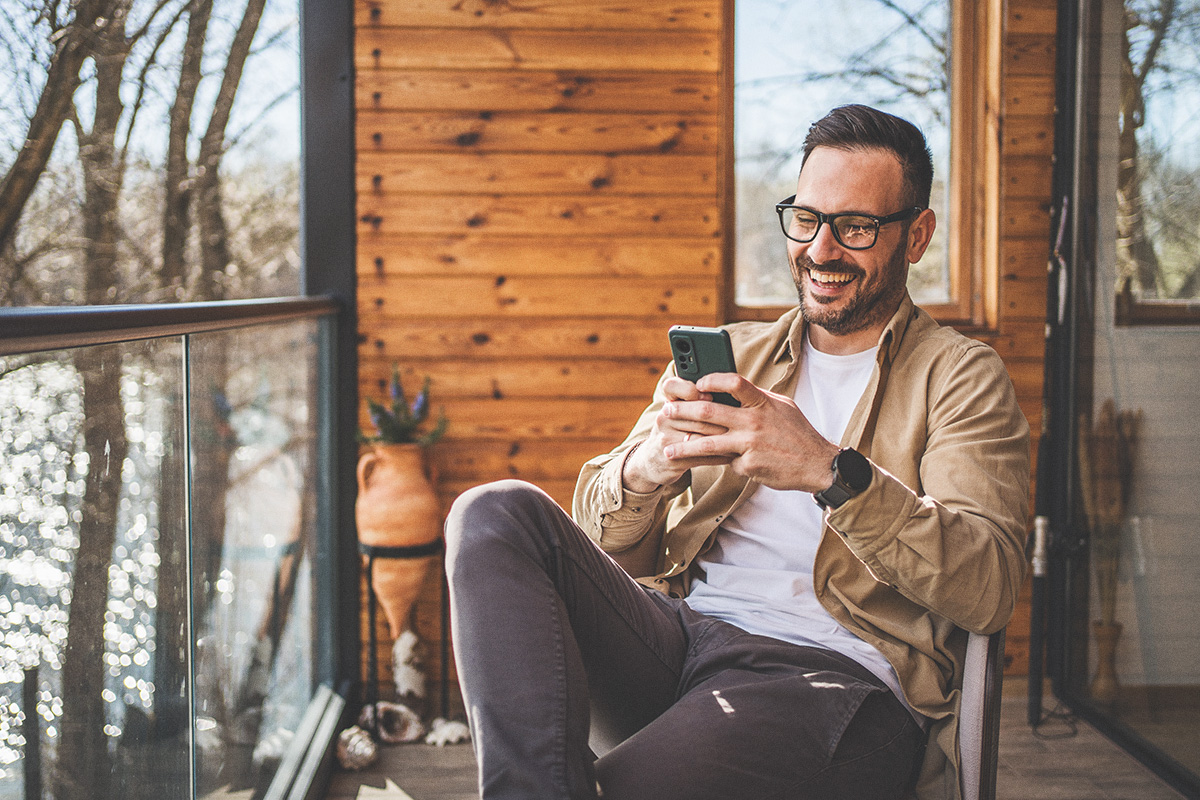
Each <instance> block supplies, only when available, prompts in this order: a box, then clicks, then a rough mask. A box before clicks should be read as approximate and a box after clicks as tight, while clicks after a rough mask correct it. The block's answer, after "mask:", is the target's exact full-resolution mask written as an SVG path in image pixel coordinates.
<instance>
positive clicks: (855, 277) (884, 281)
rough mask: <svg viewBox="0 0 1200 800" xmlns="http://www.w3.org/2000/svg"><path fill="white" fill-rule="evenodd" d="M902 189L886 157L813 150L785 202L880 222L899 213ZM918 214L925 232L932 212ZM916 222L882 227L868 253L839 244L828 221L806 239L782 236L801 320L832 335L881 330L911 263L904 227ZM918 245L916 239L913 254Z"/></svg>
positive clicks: (894, 163)
mask: <svg viewBox="0 0 1200 800" xmlns="http://www.w3.org/2000/svg"><path fill="white" fill-rule="evenodd" d="M903 190H904V180H903V173H902V170H901V167H900V161H899V160H898V159H897V158H896V156H895V155H893V154H892V153H891V152H889V151H887V150H881V149H874V148H873V149H869V150H838V149H834V148H831V147H818V148H816V149H815V150H813V151H812V153H811V154H810V155H809V157H808V160H807V161H806V162H805V164H804V168H803V169H802V170H801V172H800V179H799V182H798V183H797V186H796V199H795V200H794V201H793V202H794V203H795V204H796V205H799V206H805V207H807V208H811V209H813V210H815V211H820V212H822V213H825V214H839V213H845V212H858V213H864V214H871V215H874V216H877V217H882V216H886V215H888V214H892V213H895V212H897V211H900V210H902V208H903V200H904V191H903ZM926 214H928V215H929V224H930V231H929V233H930V234H932V213H931V212H928V211H926V212H923V214H922V217H924V216H925V215H926ZM922 217H918V220H917V221H915V222H913V223H904V222H894V223H891V224H889V225H884V226H883V227H881V228H880V229H879V236H878V238H877V239H876V241H875V246H874V247H871V248H870V249H868V250H850V249H848V248H846V247H843V246H842V245H841V244H839V243H838V241H837V240H836V239H835V238H834V236H833V230H832V229H831V228H830V226H829V225H828V224H822V225H821V227H820V230H818V231H817V235H816V238H814V239H813V240H812V241H811V242H807V243H800V242H795V241H792V240H790V239H789V240H788V242H787V248H788V263H789V265H790V266H791V270H792V279H793V280H794V281H795V282H796V290H797V293H798V294H799V297H800V310H801V313H803V315H804V319H805V320H807V321H808V322H809V323H811V324H813V325H817V326H819V327H821V328H823V329H824V330H826V331H828V332H829V333H831V334H833V335H834V336H848V335H852V334H871V335H877V333H878V332H880V331H882V328H883V326H885V325H886V324H887V321H888V320H889V319H890V318H891V316H892V314H894V313H895V311H896V309H897V308H898V307H899V305H900V301H901V299H902V298H903V297H904V289H905V283H906V281H907V280H908V264H909V261H910V260H916V259H910V256H911V255H912V253H913V247H912V241H911V240H912V238H913V237H910V236H909V235H908V231H909V227H910V225H913V226H918V225H921V224H923V223H922V222H921V220H922ZM917 238H920V237H917ZM925 243H927V242H925ZM925 243H920V242H918V245H919V247H918V249H919V250H920V251H921V252H923V251H924V244H925ZM916 258H917V259H919V258H920V253H919V252H918V253H917V255H916ZM873 344H874V341H871V342H870V344H869V345H868V346H871V345H873Z"/></svg>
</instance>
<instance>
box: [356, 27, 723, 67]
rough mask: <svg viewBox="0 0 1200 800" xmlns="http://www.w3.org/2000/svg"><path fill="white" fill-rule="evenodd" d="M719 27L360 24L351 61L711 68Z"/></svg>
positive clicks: (717, 61) (370, 64)
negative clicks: (532, 27)
mask: <svg viewBox="0 0 1200 800" xmlns="http://www.w3.org/2000/svg"><path fill="white" fill-rule="evenodd" d="M720 53H721V38H720V36H719V34H717V33H715V32H711V33H710V32H705V31H670V30H642V31H639V30H624V31H621V30H526V29H501V28H480V29H466V28H460V29H452V28H383V27H366V28H359V29H358V30H357V31H356V33H355V47H354V63H355V67H356V68H357V69H358V70H360V71H365V70H373V69H476V70H492V69H520V70H581V71H582V70H612V71H615V72H631V71H632V72H707V73H712V74H715V73H716V72H717V70H718V69H719V67H720Z"/></svg>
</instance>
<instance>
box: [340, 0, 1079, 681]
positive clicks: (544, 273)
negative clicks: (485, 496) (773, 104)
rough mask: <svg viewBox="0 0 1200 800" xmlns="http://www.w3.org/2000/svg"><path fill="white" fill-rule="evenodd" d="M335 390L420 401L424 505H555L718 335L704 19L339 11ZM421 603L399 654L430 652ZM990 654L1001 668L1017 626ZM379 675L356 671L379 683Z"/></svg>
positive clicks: (1024, 318)
mask: <svg viewBox="0 0 1200 800" xmlns="http://www.w3.org/2000/svg"><path fill="white" fill-rule="evenodd" d="M1044 5H1045V4H1043V3H1040V2H1035V0H1009V2H1008V3H1007V19H1006V26H1007V30H1006V33H1005V36H1004V40H1003V44H1004V56H1003V58H1004V74H1003V87H1004V89H1003V103H1002V105H1003V108H1002V113H1003V125H1002V131H1003V150H1002V167H1001V181H1002V184H1003V185H1002V192H1001V214H1002V221H1001V228H1000V236H1001V248H1002V251H1001V271H1002V274H1001V280H1000V288H999V292H1000V314H999V322H998V326H997V329H996V330H995V331H994V332H990V333H988V334H987V335H983V336H981V338H983V339H985V340H986V341H988V342H989V343H991V344H992V345H993V346H995V347H996V349H997V350H998V351H999V352H1000V353H1001V355H1002V356H1003V357H1004V358H1005V360H1006V363H1008V365H1009V367H1010V369H1011V371H1012V374H1013V378H1014V381H1015V382H1016V384H1017V388H1018V393H1019V394H1020V398H1021V401H1022V407H1023V408H1024V409H1025V410H1026V413H1027V414H1028V415H1029V416H1030V420H1031V424H1033V426H1034V429H1035V431H1036V430H1037V426H1038V425H1039V424H1040V410H1041V382H1042V374H1041V373H1042V319H1043V317H1044V310H1045V273H1046V269H1045V264H1046V257H1047V241H1048V236H1049V233H1048V228H1049V212H1048V206H1049V174H1050V149H1051V143H1052V140H1053V136H1052V111H1053V91H1054V81H1053V68H1054V63H1053V61H1054V59H1053V48H1054V25H1055V20H1054V11H1053V8H1050V9H1049V10H1046V9H1045V8H1043V6H1044ZM355 20H356V30H357V33H356V51H355V61H356V66H357V95H356V98H357V99H356V103H357V109H358V110H357V114H358V119H357V124H356V142H357V148H358V157H357V165H358V167H357V173H358V179H357V183H358V217H359V230H358V235H359V239H358V254H357V263H358V281H359V288H358V293H359V308H358V311H359V330H360V359H361V360H360V379H359V380H360V391H361V393H362V394H363V395H364V396H368V395H369V396H376V395H378V394H379V393H380V389H381V385H382V383H383V381H384V380H385V379H386V377H387V375H388V372H389V370H390V367H391V364H392V363H393V362H394V361H398V362H399V363H400V365H401V367H402V370H403V374H404V376H405V378H406V386H409V387H412V388H414V389H415V388H416V387H417V386H418V385H419V381H420V380H421V378H422V377H423V376H425V375H429V376H431V377H432V379H433V393H434V405H435V406H444V407H445V410H446V413H447V414H448V416H449V417H450V421H451V422H450V429H449V433H448V435H447V437H446V439H445V441H444V442H442V443H441V444H439V445H437V446H436V447H435V448H434V462H435V464H436V468H437V470H438V472H439V474H440V487H441V490H442V493H443V496H444V498H445V500H446V501H447V504H448V502H449V501H450V500H451V499H452V498H453V497H454V496H456V495H457V494H458V493H459V492H461V491H462V490H464V489H466V488H468V487H470V486H472V485H475V484H477V483H481V482H484V481H488V480H493V479H497V478H503V477H518V478H523V479H526V480H530V481H533V482H535V483H537V484H539V485H541V486H542V487H543V488H545V489H546V490H547V491H548V492H549V493H550V494H551V495H553V496H554V497H555V498H556V499H558V500H559V501H560V502H562V503H564V504H569V502H570V497H571V491H572V488H573V486H574V482H575V476H576V474H577V473H578V470H579V467H580V466H581V465H582V464H583V462H584V461H586V460H587V459H588V458H590V457H592V456H593V455H595V454H597V453H600V452H603V451H606V450H608V449H609V448H611V447H612V446H613V445H614V444H616V443H617V442H619V441H620V440H621V439H622V438H623V436H624V434H625V433H626V432H627V430H628V428H629V427H630V425H631V424H632V422H633V421H634V419H635V418H636V416H637V414H638V412H639V411H640V410H641V409H642V407H643V406H644V404H645V402H646V400H647V398H648V397H649V394H650V392H651V390H652V388H653V386H654V382H655V379H656V377H657V375H658V374H659V372H660V371H661V369H662V367H663V366H664V365H665V363H666V362H667V360H668V353H667V349H666V346H665V345H666V329H667V327H668V326H669V325H671V324H676V323H680V324H694V325H712V324H719V323H721V322H724V321H725V320H724V319H722V318H721V314H722V308H723V305H724V299H725V298H724V297H723V292H724V291H725V288H724V287H725V285H726V284H725V280H724V277H723V274H722V269H723V267H722V261H721V253H722V245H723V240H722V237H723V236H724V235H725V232H724V231H723V230H722V227H721V218H720V211H719V209H720V207H721V204H722V196H723V195H722V193H723V187H722V185H721V184H722V181H723V177H722V175H723V173H722V166H721V165H722V163H723V162H722V148H723V147H726V146H730V145H731V143H730V142H727V141H723V137H724V136H725V134H724V131H725V126H724V124H723V117H722V102H723V101H722V97H721V87H722V69H723V66H724V65H723V64H722V58H723V55H722V54H723V52H724V46H723V43H722V42H723V37H724V36H725V31H723V29H722V27H723V22H722V20H723V13H722V5H721V0H643V2H639V3H609V2H602V1H601V0H597V1H596V2H590V1H589V2H584V0H560V1H559V2H543V3H538V4H531V5H527V6H520V5H518V4H512V3H508V2H503V1H502V0H355ZM437 590H438V585H437V583H436V581H432V580H431V583H430V586H429V591H428V592H427V596H426V597H425V598H424V599H423V601H422V604H421V610H420V614H419V618H420V619H421V633H422V634H423V636H425V638H426V639H427V640H429V641H431V642H433V643H434V648H433V649H434V651H435V652H434V653H433V654H432V655H433V656H434V657H433V659H432V663H433V666H434V667H435V669H434V670H433V674H434V675H435V676H436V674H437V672H436V664H437V658H436V650H437V647H436V640H437V637H438V636H439V635H440V632H439V631H440V626H439V625H438V621H439V619H440V616H439V614H438V613H437V612H436V609H437V601H438V592H437ZM1022 613H1023V614H1024V618H1023V620H1018V621H1015V622H1014V625H1013V629H1012V634H1011V635H1010V639H1009V642H1010V645H1009V652H1010V654H1012V655H1014V656H1015V658H1014V668H1016V669H1017V671H1021V670H1023V669H1024V664H1025V661H1024V658H1025V656H1024V652H1025V650H1024V646H1025V636H1026V634H1027V629H1028V612H1027V609H1026V610H1024V611H1023V612H1018V614H1019V615H1020V614H1022ZM388 662H389V658H388V657H387V656H386V653H384V654H382V655H381V664H383V665H384V666H385V668H386V665H387V664H388Z"/></svg>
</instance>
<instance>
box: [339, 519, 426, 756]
mask: <svg viewBox="0 0 1200 800" xmlns="http://www.w3.org/2000/svg"><path fill="white" fill-rule="evenodd" d="M444 549H445V544H444V543H443V542H442V540H441V539H437V540H435V541H432V542H430V543H429V544H419V545H413V546H411V547H377V546H375V545H370V544H363V543H362V542H359V543H358V552H360V553H362V554H363V555H364V556H366V557H367V570H366V574H367V685H366V687H365V690H364V693H363V701H364V705H366V707H367V708H370V709H371V711H370V713H369V714H367V726H366V727H367V730H368V731H369V732H370V734H371V736H372V737H373V738H378V733H379V723H378V719H377V717H378V715H377V714H376V712H375V706H376V704H377V703H378V702H379V687H378V685H377V684H376V676H377V675H378V674H379V657H378V656H377V655H376V648H377V646H378V639H377V637H376V633H375V607H376V605H377V602H378V601H377V600H376V597H375V580H374V575H375V559H377V558H402V559H409V558H427V557H428V556H436V555H440V554H441V553H442V551H443V550H444ZM444 580H445V579H444V578H443V590H442V593H441V594H442V676H441V677H442V716H443V717H444V716H446V715H447V710H448V706H449V696H448V695H447V694H446V681H447V680H448V675H449V673H448V669H447V666H446V644H445V643H446V630H447V628H448V626H447V616H448V610H447V608H446V591H445V589H444Z"/></svg>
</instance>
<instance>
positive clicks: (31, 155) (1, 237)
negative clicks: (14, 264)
mask: <svg viewBox="0 0 1200 800" xmlns="http://www.w3.org/2000/svg"><path fill="white" fill-rule="evenodd" d="M72 5H74V7H75V16H74V19H72V21H71V22H69V23H67V25H66V26H65V27H63V28H62V29H61V30H60V31H56V32H55V35H58V37H59V38H58V43H57V48H56V49H55V52H54V55H53V56H52V57H51V59H50V68H49V70H48V71H47V73H46V85H45V87H44V88H43V89H42V93H41V96H40V97H39V98H38V104H37V108H36V109H35V110H34V112H33V116H32V118H30V120H29V130H28V132H27V133H26V134H25V143H24V144H23V145H22V147H21V150H20V151H19V152H18V153H17V156H16V160H14V161H13V164H12V166H11V167H10V168H9V170H8V173H7V174H6V175H5V176H4V178H3V179H2V180H0V253H2V252H5V251H6V250H8V248H9V245H10V244H11V240H12V238H13V236H14V235H15V233H16V229H17V221H18V220H19V219H20V218H21V212H22V211H24V209H25V204H26V203H27V202H28V201H29V196H30V195H31V194H33V190H34V187H36V186H37V182H38V178H40V177H41V175H42V172H43V171H45V169H46V163H47V162H48V161H49V160H50V154H51V153H52V152H53V151H54V145H55V143H56V142H57V141H58V132H59V131H60V130H62V126H63V122H65V121H66V119H67V116H68V115H69V114H70V113H71V104H72V100H73V98H74V96H75V90H76V88H78V86H79V70H80V68H81V67H82V66H83V63H84V61H86V60H87V59H88V57H89V56H91V55H92V51H93V49H94V47H95V43H96V42H97V40H102V39H104V38H105V33H104V31H105V30H106V29H107V28H108V27H109V26H110V25H111V24H112V21H113V20H115V19H116V18H117V17H118V16H120V18H121V19H122V21H123V20H124V13H123V12H122V11H121V8H123V7H126V6H127V5H128V4H127V3H126V2H125V1H124V0H79V2H76V3H73V4H72Z"/></svg>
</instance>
